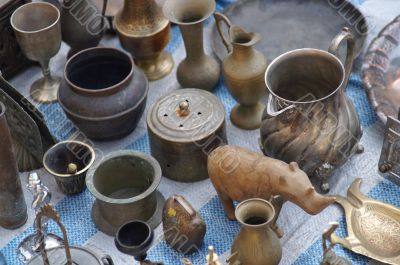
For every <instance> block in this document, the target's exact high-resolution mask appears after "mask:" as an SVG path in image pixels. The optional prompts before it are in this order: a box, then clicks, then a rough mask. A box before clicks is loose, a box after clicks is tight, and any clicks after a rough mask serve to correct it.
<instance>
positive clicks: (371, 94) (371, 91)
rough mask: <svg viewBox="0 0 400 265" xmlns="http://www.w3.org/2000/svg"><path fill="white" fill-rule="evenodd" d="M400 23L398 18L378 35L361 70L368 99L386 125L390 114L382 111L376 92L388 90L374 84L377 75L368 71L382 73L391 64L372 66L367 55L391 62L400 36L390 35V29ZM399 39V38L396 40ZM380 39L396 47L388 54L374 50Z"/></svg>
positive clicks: (399, 41)
mask: <svg viewBox="0 0 400 265" xmlns="http://www.w3.org/2000/svg"><path fill="white" fill-rule="evenodd" d="M399 21H400V16H398V17H396V18H395V19H394V20H393V21H391V22H390V23H389V24H387V25H386V26H385V27H384V28H383V29H382V30H381V31H380V32H379V34H378V36H376V37H375V38H374V39H373V40H372V41H371V43H370V45H369V46H368V49H367V52H366V56H365V59H364V61H363V64H362V68H361V72H362V82H363V85H364V88H365V89H366V90H367V94H368V99H369V101H370V103H371V105H372V107H373V108H374V110H375V112H376V114H377V115H378V117H379V119H380V120H381V121H382V122H383V123H384V124H386V122H387V116H388V114H387V113H385V111H384V110H383V109H382V107H381V104H380V103H379V102H378V100H377V97H376V94H375V90H378V89H386V88H385V87H382V86H380V85H377V84H373V83H372V82H370V81H371V78H370V76H375V75H376V73H375V72H371V74H368V70H370V69H376V70H378V71H381V72H385V71H386V70H387V69H388V66H389V64H386V65H379V64H372V63H369V62H368V61H367V59H368V57H367V55H369V54H374V53H375V54H377V55H379V56H382V57H383V58H385V59H388V60H389V55H390V53H391V52H392V51H393V50H394V49H396V46H397V47H398V46H399V45H400V36H392V35H391V34H390V32H388V31H389V29H390V27H391V26H392V25H393V24H394V23H399ZM396 37H397V38H396ZM380 38H385V39H386V40H387V41H389V42H391V43H392V44H393V45H394V47H392V48H391V49H388V50H387V52H388V54H385V53H384V52H382V51H380V50H377V49H373V47H374V46H375V44H376V42H377V41H378V40H379V39H380Z"/></svg>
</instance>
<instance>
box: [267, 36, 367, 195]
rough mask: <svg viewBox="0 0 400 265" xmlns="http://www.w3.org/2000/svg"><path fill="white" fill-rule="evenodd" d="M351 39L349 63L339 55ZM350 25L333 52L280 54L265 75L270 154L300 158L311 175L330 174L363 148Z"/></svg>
mask: <svg viewBox="0 0 400 265" xmlns="http://www.w3.org/2000/svg"><path fill="white" fill-rule="evenodd" d="M343 40H347V58H346V64H345V66H343V64H342V62H341V61H340V60H339V58H338V57H337V56H336V54H337V52H338V47H339V45H340V43H341V42H342V41H343ZM354 47H355V42H354V38H353V35H352V34H351V33H350V32H349V30H348V29H347V28H344V29H343V30H342V32H341V33H340V34H339V35H338V36H337V37H336V38H335V39H334V40H333V41H332V44H331V46H330V48H329V52H326V51H322V50H317V49H310V48H306V49H298V50H294V51H290V52H287V53H285V54H283V55H281V56H279V57H278V58H276V59H275V60H274V61H273V62H271V64H270V65H269V67H268V68H267V71H266V73H265V82H266V85H267V88H268V90H269V92H270V96H269V100H268V104H267V107H266V109H265V111H264V115H263V121H262V125H261V145H262V148H263V152H264V154H265V155H267V156H270V157H273V158H277V159H280V160H283V161H285V162H288V163H289V162H292V161H295V162H297V163H298V164H299V166H300V168H301V169H302V170H304V171H305V172H306V173H307V175H308V176H315V177H318V178H320V179H321V180H322V186H321V188H322V190H323V191H328V190H329V184H328V177H329V176H330V175H331V174H332V173H333V171H334V170H335V169H336V168H338V167H339V166H341V165H343V164H344V163H345V162H346V161H347V159H348V158H349V157H350V156H351V155H352V154H353V153H354V152H355V151H357V150H361V149H358V148H361V146H359V145H358V142H359V140H360V138H361V136H362V131H361V126H360V122H359V119H358V116H357V113H356V111H355V109H354V106H353V104H352V103H351V102H350V100H349V99H348V98H347V97H346V95H345V89H346V87H347V84H348V79H349V76H350V72H351V69H352V65H353V60H354V56H355V48H354Z"/></svg>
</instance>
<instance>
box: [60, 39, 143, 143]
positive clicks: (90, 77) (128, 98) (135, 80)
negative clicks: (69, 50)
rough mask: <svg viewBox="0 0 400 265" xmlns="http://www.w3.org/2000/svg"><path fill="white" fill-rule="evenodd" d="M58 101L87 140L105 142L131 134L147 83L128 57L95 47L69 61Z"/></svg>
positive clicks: (109, 49)
mask: <svg viewBox="0 0 400 265" xmlns="http://www.w3.org/2000/svg"><path fill="white" fill-rule="evenodd" d="M64 76H65V82H64V84H63V86H62V88H61V89H60V91H59V95H58V99H59V103H60V105H61V107H62V108H63V110H64V112H65V113H66V115H67V116H68V118H69V119H71V120H72V121H73V122H74V123H75V125H76V126H77V127H78V128H79V129H80V130H81V131H82V132H83V133H84V134H86V136H87V137H89V138H91V139H94V140H109V139H116V138H120V137H122V136H125V135H127V134H129V133H130V132H132V131H133V130H134V129H135V128H136V125H137V123H138V122H139V120H140V117H141V116H142V114H143V111H144V108H145V106H146V99H147V92H148V81H147V78H146V77H145V75H144V74H143V73H142V72H141V71H140V70H139V69H138V68H137V67H136V66H135V65H134V63H133V60H132V59H131V57H129V55H128V54H126V53H124V52H122V51H120V50H117V49H114V48H104V47H96V48H90V49H86V50H84V51H81V52H79V53H77V54H76V55H74V56H73V57H71V59H69V60H68V62H67V64H66V66H65V72H64Z"/></svg>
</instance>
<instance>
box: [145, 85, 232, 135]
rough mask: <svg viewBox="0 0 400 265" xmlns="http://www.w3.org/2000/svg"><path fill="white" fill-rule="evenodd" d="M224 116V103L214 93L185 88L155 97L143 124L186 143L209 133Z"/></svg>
mask: <svg viewBox="0 0 400 265" xmlns="http://www.w3.org/2000/svg"><path fill="white" fill-rule="evenodd" d="M224 120H225V110H224V106H223V105H222V103H221V102H220V100H219V99H218V98H217V97H216V96H214V95H213V94H212V93H210V92H208V91H205V90H200V89H195V88H185V89H179V90H175V91H173V92H171V93H170V94H168V95H166V96H164V97H162V98H161V99H159V100H158V101H157V102H156V103H155V104H154V105H153V106H152V107H151V109H150V111H149V113H148V115H147V126H148V127H149V129H150V130H151V131H152V132H153V133H154V134H156V135H158V136H159V137H160V138H162V139H165V140H168V141H172V142H183V143H186V142H194V141H198V140H202V139H204V138H206V137H207V136H209V135H211V134H213V133H214V132H215V131H216V130H217V129H218V128H220V127H221V125H222V124H223V123H224Z"/></svg>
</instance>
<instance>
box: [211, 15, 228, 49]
mask: <svg viewBox="0 0 400 265" xmlns="http://www.w3.org/2000/svg"><path fill="white" fill-rule="evenodd" d="M214 19H215V25H216V27H217V30H218V33H219V35H220V36H221V39H222V43H223V44H224V45H225V47H226V50H227V51H228V53H230V52H231V51H232V47H231V44H230V41H229V40H228V38H227V37H226V36H225V34H224V33H223V31H222V28H221V22H224V23H225V24H226V25H227V27H228V29H229V28H230V27H232V23H231V21H230V20H229V19H228V18H227V17H226V16H225V15H224V14H222V13H220V12H215V14H214Z"/></svg>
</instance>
